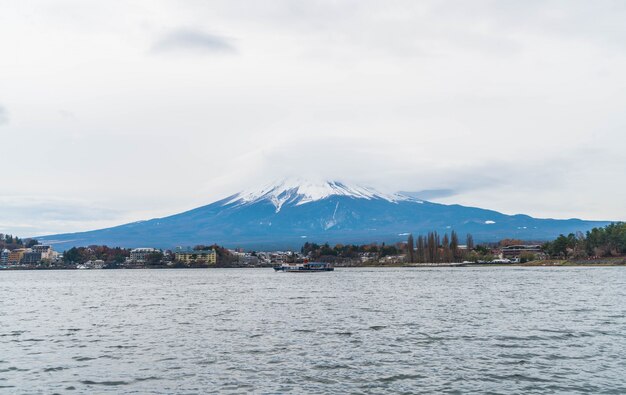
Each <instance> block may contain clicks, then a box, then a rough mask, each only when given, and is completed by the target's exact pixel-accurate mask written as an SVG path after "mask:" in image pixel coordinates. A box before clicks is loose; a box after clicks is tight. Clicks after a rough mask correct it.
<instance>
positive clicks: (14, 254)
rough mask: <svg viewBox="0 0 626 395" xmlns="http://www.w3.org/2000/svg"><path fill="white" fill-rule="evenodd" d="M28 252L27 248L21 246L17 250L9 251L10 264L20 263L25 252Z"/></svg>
mask: <svg viewBox="0 0 626 395" xmlns="http://www.w3.org/2000/svg"><path fill="white" fill-rule="evenodd" d="M26 252H28V250H27V249H26V248H19V249H17V250H13V251H11V252H10V253H9V260H8V261H9V262H8V263H9V265H17V264H19V263H20V261H21V260H22V258H23V257H24V254H25V253H26Z"/></svg>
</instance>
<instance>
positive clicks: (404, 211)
mask: <svg viewBox="0 0 626 395" xmlns="http://www.w3.org/2000/svg"><path fill="white" fill-rule="evenodd" d="M608 223H609V222H607V221H584V220H580V219H568V220H555V219H539V218H533V217H530V216H528V215H524V214H516V215H506V214H502V213H499V212H497V211H494V210H487V209H481V208H476V207H467V206H462V205H454V204H453V205H444V204H439V203H433V202H429V201H425V200H422V199H418V198H416V197H412V196H406V195H403V194H399V193H395V194H387V193H381V192H378V191H377V190H375V189H374V188H370V187H362V186H355V185H349V184H346V183H343V182H339V181H323V182H310V181H306V180H299V179H297V180H282V181H280V182H277V183H274V184H270V185H267V186H265V187H263V188H260V189H256V190H250V191H242V192H240V193H237V194H233V195H231V196H228V197H226V198H223V199H220V200H218V201H215V202H213V203H210V204H208V205H205V206H201V207H198V208H195V209H191V210H188V211H185V212H182V213H178V214H174V215H170V216H166V217H162V218H153V219H150V220H145V221H137V222H132V223H128V224H122V225H118V226H115V227H111V228H105V229H98V230H92V231H86V232H76V233H68V234H58V235H49V236H41V237H37V239H38V240H40V242H42V243H49V244H53V245H55V246H57V248H58V249H63V248H68V247H71V246H75V245H76V246H86V245H93V244H107V245H109V246H120V247H144V246H152V247H160V248H173V247H176V246H181V245H195V244H207V243H218V244H223V245H225V246H227V247H243V248H248V249H287V248H299V247H300V246H301V245H302V244H303V243H304V242H305V241H310V242H317V243H324V242H329V243H370V242H397V241H400V240H404V239H405V238H406V234H408V233H413V234H415V235H417V234H420V233H422V234H423V233H426V232H428V231H438V232H440V233H444V232H449V231H451V230H455V231H457V233H459V234H461V235H463V234H465V233H472V234H473V235H474V238H475V240H476V241H497V240H500V239H503V238H520V239H525V240H548V239H552V238H554V237H556V236H558V235H559V234H560V233H565V234H567V233H570V232H576V231H586V230H589V229H591V228H593V227H597V226H604V225H606V224H608Z"/></svg>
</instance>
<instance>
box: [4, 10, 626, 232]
mask: <svg viewBox="0 0 626 395" xmlns="http://www.w3.org/2000/svg"><path fill="white" fill-rule="evenodd" d="M1 8H2V9H1V10H0V11H1V12H0V46H1V47H2V48H3V56H2V57H0V69H2V70H3V72H2V73H1V74H0V91H1V92H2V98H1V100H2V104H3V106H5V107H4V108H10V110H11V114H10V115H11V122H10V123H7V122H5V123H4V124H2V125H1V127H0V141H1V143H2V147H3V150H2V164H3V173H2V184H1V185H0V195H3V196H18V195H19V196H23V195H29V196H39V197H42V199H43V198H46V197H48V196H56V197H58V198H60V199H62V200H64V201H66V202H68V205H69V206H71V205H73V204H74V203H73V202H74V199H77V200H79V201H80V202H83V203H81V204H83V205H86V206H89V207H92V206H94V207H95V206H97V207H101V208H103V209H104V210H105V211H106V210H109V211H110V212H114V213H119V215H118V214H115V215H113V216H107V215H106V213H104V212H103V213H100V212H98V211H95V216H92V215H90V214H85V217H86V218H85V219H84V220H83V219H81V218H76V219H72V222H62V223H61V222H55V223H49V224H48V225H45V226H44V225H41V224H42V223H43V222H42V221H43V220H42V218H41V216H42V215H43V214H44V212H45V210H44V212H42V211H41V210H40V209H35V208H32V205H26V206H28V207H31V208H28V207H26V206H25V207H23V208H21V209H20V212H21V213H22V214H20V218H19V219H17V218H16V219H12V220H11V221H9V220H8V219H6V218H7V217H6V215H7V214H2V215H4V218H3V217H2V216H0V223H5V224H6V223H9V222H11V223H16V224H18V223H19V224H35V226H38V227H39V228H38V229H40V230H41V231H42V232H43V231H51V232H52V231H54V232H57V231H61V230H64V229H67V230H77V229H89V228H90V227H93V226H94V225H95V224H94V223H93V221H98V220H99V218H97V217H98V215H102V216H103V217H104V219H102V221H105V222H107V224H108V223H111V222H114V221H123V220H139V219H142V218H147V217H151V216H159V215H166V214H170V213H175V212H177V211H180V210H183V209H189V208H192V207H194V206H197V205H201V204H205V203H208V202H210V201H212V200H214V199H217V198H220V197H222V196H223V195H225V194H227V193H231V192H235V191H237V190H239V189H243V188H246V187H248V186H249V184H250V183H259V184H262V183H264V182H266V181H269V180H272V179H276V178H280V177H283V176H289V175H294V174H295V175H305V176H306V175H308V176H314V177H316V178H320V177H323V178H336V179H342V180H345V181H355V182H359V183H365V184H368V185H372V186H375V187H378V188H380V189H383V190H387V191H394V190H408V191H424V190H431V191H432V190H447V191H452V193H451V194H449V195H448V196H441V195H440V196H439V197H435V198H433V199H439V200H440V201H442V202H446V203H462V204H467V205H473V206H482V207H487V208H493V209H497V210H501V211H504V212H508V213H520V212H521V213H528V214H531V215H538V216H552V217H561V218H563V217H583V218H590V219H626V217H624V214H623V213H625V212H626V206H624V202H626V187H624V186H622V185H621V184H620V183H619V182H617V181H613V180H620V179H621V178H623V176H624V174H623V169H625V168H626V159H625V157H624V156H623V155H622V154H621V152H620V150H621V147H623V146H624V145H625V143H626V137H625V135H624V134H623V130H624V127H625V126H626V115H625V114H624V111H623V108H622V107H623V103H624V102H625V101H626V89H625V88H626V73H625V72H624V70H626V54H625V53H624V49H625V46H624V45H623V43H624V42H625V41H624V38H625V37H626V26H625V25H624V24H623V23H621V22H622V21H623V20H624V19H626V9H625V7H624V6H623V5H622V4H621V3H620V2H610V1H609V2H602V3H597V4H596V3H594V4H591V3H590V2H586V1H573V2H572V1H567V2H563V1H548V2H543V1H541V2H539V1H529V2H509V1H500V2H491V1H476V2H471V3H468V2H464V1H432V2H431V1H424V2H413V1H391V2H385V3H381V2H377V1H344V2H331V1H320V2H293V1H287V0H284V1H282V0H281V1H278V0H277V1H267V2H259V3H254V2H248V1H245V2H243V1H238V0H229V1H213V2H210V3H205V2H172V1H138V2H132V3H111V2H102V1H91V2H88V4H86V3H85V2H83V1H60V2H54V3H50V2H39V3H37V2H35V3H30V2H28V4H26V2H16V3H13V4H11V5H6V4H5V5H3V6H1ZM18 38H19V39H18ZM159 51H160V52H159ZM155 52H156V53H158V55H159V56H156V55H155ZM186 53H189V54H191V55H194V54H207V56H177V55H178V54H186ZM220 54H234V55H236V56H214V55H220ZM42 64H45V65H46V67H41V65H42ZM4 114H6V111H5V112H4ZM68 114H71V115H68ZM1 119H2V111H1V109H0V120H1ZM5 119H6V115H5ZM0 122H1V121H0ZM4 147H22V148H20V149H17V148H16V149H9V150H7V149H5V148H4ZM24 147H27V148H24ZM25 149H27V156H28V160H27V161H25V160H24V154H25ZM607 180H608V181H607ZM607 190H610V193H607ZM69 206H68V207H69ZM44 208H45V205H44ZM4 212H5V213H6V210H5V211H4ZM77 212H78V213H82V212H81V211H77ZM79 217H80V216H79ZM87 217H88V218H87ZM3 219H6V220H5V221H2V220H3ZM55 221H65V220H61V219H55ZM5 226H6V225H5Z"/></svg>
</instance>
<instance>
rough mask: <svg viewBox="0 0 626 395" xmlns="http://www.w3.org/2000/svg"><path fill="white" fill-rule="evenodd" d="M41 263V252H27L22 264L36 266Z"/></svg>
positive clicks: (21, 261)
mask: <svg viewBox="0 0 626 395" xmlns="http://www.w3.org/2000/svg"><path fill="white" fill-rule="evenodd" d="M39 262H41V252H34V251H27V252H25V253H24V255H23V256H22V259H21V260H20V263H21V264H22V265H36V264H38V263H39Z"/></svg>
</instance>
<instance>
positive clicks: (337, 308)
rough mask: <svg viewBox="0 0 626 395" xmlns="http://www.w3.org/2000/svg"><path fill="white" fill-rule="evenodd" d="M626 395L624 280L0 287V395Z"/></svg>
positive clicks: (604, 273)
mask: <svg viewBox="0 0 626 395" xmlns="http://www.w3.org/2000/svg"><path fill="white" fill-rule="evenodd" d="M476 392H480V393H502V394H512V393H519V394H532V393H593V394H600V393H604V394H624V393H626V268H618V267H614V268H610V267H607V268H512V267H511V268H502V267H498V268H442V269H382V268H375V269H337V270H336V271H335V272H332V273H313V274H289V273H274V272H273V270H271V269H206V270H99V271H47V272H46V271H20V272H16V271H13V272H7V271H4V272H0V393H7V394H14V393H15V394H22V393H27V394H39V393H41V394H51V393H63V394H71V393H74V394H76V393H85V394H92V393H139V394H151V393H154V394H172V393H177V394H178V393H180V394H204V393H259V394H263V393H280V394H282V393H298V394H301V393H315V394H339V393H355V394H359V393H363V394H369V393H407V394H415V393H476Z"/></svg>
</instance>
